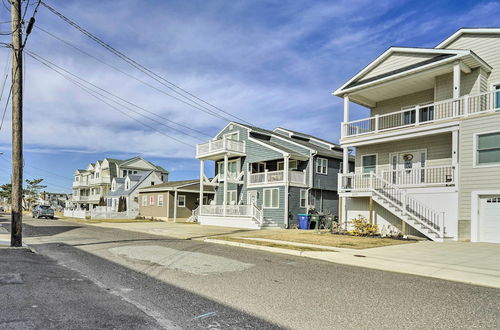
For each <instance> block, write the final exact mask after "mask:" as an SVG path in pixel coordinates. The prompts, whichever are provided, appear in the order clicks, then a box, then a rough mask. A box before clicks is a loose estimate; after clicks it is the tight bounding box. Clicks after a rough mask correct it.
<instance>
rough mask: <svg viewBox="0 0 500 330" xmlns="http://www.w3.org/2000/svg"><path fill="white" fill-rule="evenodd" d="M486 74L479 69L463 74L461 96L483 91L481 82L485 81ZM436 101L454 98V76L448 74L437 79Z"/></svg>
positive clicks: (461, 77)
mask: <svg viewBox="0 0 500 330" xmlns="http://www.w3.org/2000/svg"><path fill="white" fill-rule="evenodd" d="M482 75H483V76H482ZM484 78H485V77H484V72H482V71H481V70H480V69H479V68H476V69H473V70H471V72H470V73H463V72H462V74H461V76H460V95H467V94H477V93H480V92H481V91H484V90H482V89H481V88H482V87H481V86H482V85H481V81H482V80H484ZM435 86H436V92H435V100H436V101H442V100H447V99H451V98H453V74H452V73H447V74H444V75H441V76H437V77H436V85H435Z"/></svg>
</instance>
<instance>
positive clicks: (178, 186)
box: [139, 179, 215, 193]
mask: <svg viewBox="0 0 500 330" xmlns="http://www.w3.org/2000/svg"><path fill="white" fill-rule="evenodd" d="M173 190H190V191H193V192H199V191H200V180H199V179H195V180H182V181H169V182H164V183H160V184H157V185H154V186H149V187H144V188H141V189H139V193H142V192H154V191H156V192H157V191H173ZM214 191H215V190H214V187H213V186H204V187H203V192H205V193H213V192H214Z"/></svg>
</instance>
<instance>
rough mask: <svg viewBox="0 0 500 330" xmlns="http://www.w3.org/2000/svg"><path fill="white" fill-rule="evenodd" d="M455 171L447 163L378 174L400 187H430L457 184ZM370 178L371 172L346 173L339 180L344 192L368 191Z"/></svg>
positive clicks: (453, 167)
mask: <svg viewBox="0 0 500 330" xmlns="http://www.w3.org/2000/svg"><path fill="white" fill-rule="evenodd" d="M455 172H456V167H455V166H453V165H446V166H428V167H422V168H412V169H402V170H394V171H382V172H380V173H379V174H378V175H380V177H381V178H382V179H383V180H384V181H386V182H389V183H391V184H393V185H394V186H398V187H429V186H453V185H455V184H456V182H455V176H456V174H455ZM370 179H371V177H370V173H356V174H355V173H349V174H344V175H342V177H341V180H340V182H339V183H340V187H339V189H340V191H343V192H346V191H348V192H366V191H369V190H370V189H371V188H373V187H371V186H370V184H371V183H372V182H371V181H370Z"/></svg>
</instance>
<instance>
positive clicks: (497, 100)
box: [493, 84, 500, 109]
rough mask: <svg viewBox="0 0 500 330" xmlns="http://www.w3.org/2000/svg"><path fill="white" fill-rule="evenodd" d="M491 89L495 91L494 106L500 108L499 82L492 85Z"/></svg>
mask: <svg viewBox="0 0 500 330" xmlns="http://www.w3.org/2000/svg"><path fill="white" fill-rule="evenodd" d="M493 89H494V90H496V91H497V92H496V93H495V108H496V109H500V84H499V85H495V86H493Z"/></svg>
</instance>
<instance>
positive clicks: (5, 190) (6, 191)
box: [0, 183, 12, 204]
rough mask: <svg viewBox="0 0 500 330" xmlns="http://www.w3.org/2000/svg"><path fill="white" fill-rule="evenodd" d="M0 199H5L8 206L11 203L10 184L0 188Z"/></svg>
mask: <svg viewBox="0 0 500 330" xmlns="http://www.w3.org/2000/svg"><path fill="white" fill-rule="evenodd" d="M0 197H2V198H7V202H8V203H9V204H10V203H11V201H12V184H11V183H6V184H3V185H1V186H0Z"/></svg>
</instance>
